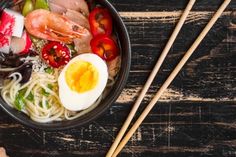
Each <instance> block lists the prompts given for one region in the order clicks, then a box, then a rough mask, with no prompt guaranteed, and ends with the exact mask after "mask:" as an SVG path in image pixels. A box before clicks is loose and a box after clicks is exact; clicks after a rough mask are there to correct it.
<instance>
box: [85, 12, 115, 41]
mask: <svg viewBox="0 0 236 157" xmlns="http://www.w3.org/2000/svg"><path fill="white" fill-rule="evenodd" d="M89 24H90V29H91V32H92V34H93V36H97V35H99V34H106V35H111V33H112V18H111V15H110V13H109V11H108V10H107V9H106V8H102V7H96V8H94V9H93V10H92V12H91V13H90V14H89Z"/></svg>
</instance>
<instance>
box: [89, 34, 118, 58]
mask: <svg viewBox="0 0 236 157" xmlns="http://www.w3.org/2000/svg"><path fill="white" fill-rule="evenodd" d="M90 45H91V48H92V51H93V53H95V54H97V55H98V56H100V57H101V58H102V59H104V60H105V61H111V60H113V59H115V58H116V57H117V56H118V54H119V53H118V47H117V44H116V43H115V41H114V40H113V39H112V38H111V37H109V36H107V35H103V34H102V35H98V36H96V37H95V38H93V39H92V40H91V43H90Z"/></svg>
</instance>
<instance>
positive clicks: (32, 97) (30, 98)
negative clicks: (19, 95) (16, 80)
mask: <svg viewBox="0 0 236 157" xmlns="http://www.w3.org/2000/svg"><path fill="white" fill-rule="evenodd" d="M26 99H27V100H29V101H31V102H33V101H34V95H33V93H32V92H30V93H29V95H28V96H27V97H26Z"/></svg>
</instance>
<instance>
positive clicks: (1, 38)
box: [0, 33, 11, 53]
mask: <svg viewBox="0 0 236 157" xmlns="http://www.w3.org/2000/svg"><path fill="white" fill-rule="evenodd" d="M10 42H11V36H6V35H3V34H1V33H0V52H3V53H9V50H10Z"/></svg>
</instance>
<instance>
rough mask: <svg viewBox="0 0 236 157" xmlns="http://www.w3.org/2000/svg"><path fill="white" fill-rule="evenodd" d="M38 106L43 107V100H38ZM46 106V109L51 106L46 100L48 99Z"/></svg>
mask: <svg viewBox="0 0 236 157" xmlns="http://www.w3.org/2000/svg"><path fill="white" fill-rule="evenodd" d="M39 106H40V107H42V108H43V102H42V101H40V103H39ZM46 107H47V109H49V108H50V107H51V106H50V105H49V102H48V101H46Z"/></svg>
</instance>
